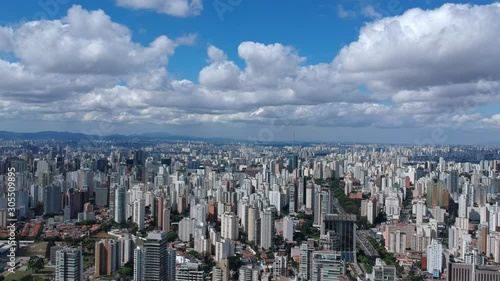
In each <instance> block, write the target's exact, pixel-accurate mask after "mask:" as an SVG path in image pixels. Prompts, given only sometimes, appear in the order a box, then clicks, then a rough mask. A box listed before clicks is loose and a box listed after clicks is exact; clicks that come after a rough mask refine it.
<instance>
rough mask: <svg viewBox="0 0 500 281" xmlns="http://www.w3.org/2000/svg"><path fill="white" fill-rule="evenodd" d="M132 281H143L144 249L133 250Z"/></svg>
mask: <svg viewBox="0 0 500 281" xmlns="http://www.w3.org/2000/svg"><path fill="white" fill-rule="evenodd" d="M134 281H144V249H143V248H140V247H137V248H136V249H135V250H134Z"/></svg>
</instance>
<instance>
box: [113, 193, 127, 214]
mask: <svg viewBox="0 0 500 281" xmlns="http://www.w3.org/2000/svg"><path fill="white" fill-rule="evenodd" d="M126 192H127V191H126V190H125V187H124V186H122V185H120V186H118V187H117V188H116V190H115V205H114V208H115V217H114V219H115V221H116V222H117V223H123V222H126V221H127V218H126V213H127V212H126V204H127V202H126V201H125V194H126Z"/></svg>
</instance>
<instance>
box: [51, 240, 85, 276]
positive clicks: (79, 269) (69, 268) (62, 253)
mask: <svg viewBox="0 0 500 281" xmlns="http://www.w3.org/2000/svg"><path fill="white" fill-rule="evenodd" d="M56 281H83V256H82V248H80V247H78V248H69V247H65V248H61V249H59V250H57V252H56Z"/></svg>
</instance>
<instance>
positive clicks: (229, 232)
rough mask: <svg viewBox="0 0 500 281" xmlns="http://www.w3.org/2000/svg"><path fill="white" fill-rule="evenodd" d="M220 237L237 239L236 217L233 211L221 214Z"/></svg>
mask: <svg viewBox="0 0 500 281" xmlns="http://www.w3.org/2000/svg"><path fill="white" fill-rule="evenodd" d="M220 236H221V237H222V238H226V239H231V240H238V237H239V232H238V217H237V216H236V215H235V214H233V213H224V214H223V215H222V225H221V235H220Z"/></svg>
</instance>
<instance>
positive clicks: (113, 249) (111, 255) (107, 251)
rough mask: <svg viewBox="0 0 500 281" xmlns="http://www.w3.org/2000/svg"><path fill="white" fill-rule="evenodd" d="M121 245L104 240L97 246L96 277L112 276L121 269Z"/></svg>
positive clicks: (110, 240) (113, 241)
mask: <svg viewBox="0 0 500 281" xmlns="http://www.w3.org/2000/svg"><path fill="white" fill-rule="evenodd" d="M120 254H121V251H120V243H118V242H117V241H116V240H112V239H103V240H101V241H99V242H98V243H96V244H95V275H96V276H110V275H111V274H112V273H113V272H115V271H117V270H118V269H119V268H120V267H121V256H120Z"/></svg>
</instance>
